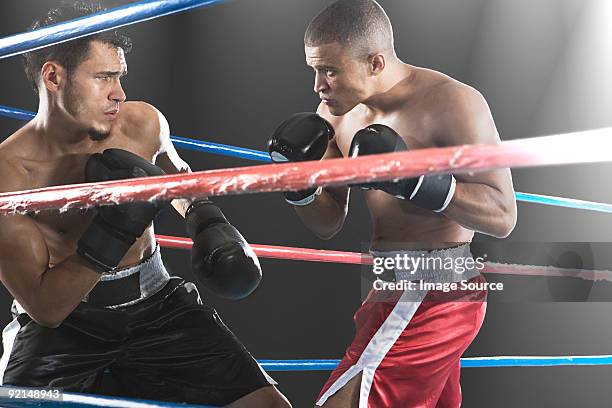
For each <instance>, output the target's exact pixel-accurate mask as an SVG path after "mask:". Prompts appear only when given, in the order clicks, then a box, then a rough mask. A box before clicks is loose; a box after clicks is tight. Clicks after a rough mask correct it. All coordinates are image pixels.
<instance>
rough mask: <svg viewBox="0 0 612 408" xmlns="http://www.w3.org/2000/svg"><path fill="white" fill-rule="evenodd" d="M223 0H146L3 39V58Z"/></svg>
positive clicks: (0, 42)
mask: <svg viewBox="0 0 612 408" xmlns="http://www.w3.org/2000/svg"><path fill="white" fill-rule="evenodd" d="M221 2H223V0H144V1H139V2H136V3H130V4H127V5H125V6H121V7H117V8H113V9H110V10H106V11H102V12H99V13H95V14H91V15H89V16H86V17H81V18H77V19H74V20H69V21H65V22H62V23H59V24H55V25H52V26H48V27H43V28H39V29H37V30H32V31H26V32H23V33H20V34H15V35H11V36H8V37H4V38H0V59H3V58H8V57H12V56H15V55H19V54H23V53H25V52H29V51H34V50H37V49H40V48H43V47H46V46H49V45H54V44H59V43H62V42H65V41H69V40H73V39H76V38H80V37H85V36H87V35H91V34H95V33H99V32H102V31H108V30H113V29H115V28H119V27H124V26H126V25H130V24H135V23H140V22H142V21H147V20H152V19H154V18H158V17H163V16H167V15H169V14H174V13H179V12H181V11H187V10H191V9H194V8H196V7H204V6H211V5H213V4H217V3H221Z"/></svg>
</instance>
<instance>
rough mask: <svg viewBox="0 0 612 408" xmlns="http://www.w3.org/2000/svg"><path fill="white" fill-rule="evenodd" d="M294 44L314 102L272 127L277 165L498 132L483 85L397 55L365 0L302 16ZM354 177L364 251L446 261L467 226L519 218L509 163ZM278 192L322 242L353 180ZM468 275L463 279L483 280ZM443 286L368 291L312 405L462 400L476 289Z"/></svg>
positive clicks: (343, 0) (434, 276) (497, 229)
mask: <svg viewBox="0 0 612 408" xmlns="http://www.w3.org/2000/svg"><path fill="white" fill-rule="evenodd" d="M304 45H305V53H306V63H307V65H308V66H310V67H311V68H312V69H313V70H314V74H315V79H314V91H315V92H316V93H317V94H318V96H319V97H320V99H321V104H320V105H319V107H318V109H317V112H316V114H315V113H299V114H295V115H292V116H291V117H290V118H289V119H287V120H285V121H284V122H283V123H282V124H281V125H280V126H279V127H278V128H277V130H276V131H275V133H274V134H273V136H272V138H271V140H270V142H269V151H270V155H271V157H272V159H273V160H274V161H275V162H283V161H304V160H320V159H331V158H337V157H359V156H363V155H368V154H378V153H386V152H396V151H402V150H409V149H420V148H427V147H442V146H453V145H463V144H474V143H490V144H495V143H498V142H499V140H500V139H499V135H498V133H497V130H496V127H495V123H494V121H493V118H492V117H491V113H490V111H489V108H488V106H487V103H486V101H485V99H484V98H483V97H482V95H481V94H480V93H478V92H477V91H476V90H475V89H473V88H471V87H469V86H467V85H465V84H463V83H461V82H459V81H457V80H455V79H453V78H450V77H448V76H447V75H444V74H442V73H439V72H436V71H433V70H430V69H424V68H420V67H416V66H413V65H409V64H406V63H404V62H402V61H401V60H400V59H399V58H398V57H397V55H396V53H395V50H394V42H393V29H392V27H391V22H390V20H389V18H388V16H387V15H386V13H385V12H384V10H383V9H382V7H381V6H380V5H379V4H378V3H376V1H374V0H339V1H335V2H334V3H332V4H331V5H329V6H328V7H326V8H325V9H324V10H322V11H321V12H320V13H319V14H318V15H317V16H316V17H315V18H314V19H313V20H312V21H311V23H310V24H309V26H308V28H307V29H306V33H305V36H304ZM351 187H360V188H361V189H363V190H365V191H364V196H365V201H366V204H367V206H368V209H369V211H370V215H371V218H372V224H373V228H372V237H371V239H370V248H371V250H372V251H373V252H374V253H376V252H381V251H382V252H384V253H389V251H391V253H396V252H397V251H400V252H401V253H408V254H412V251H417V252H418V253H423V254H426V255H423V256H424V257H425V258H428V257H435V256H437V255H439V254H440V253H446V252H448V256H449V257H450V258H451V259H455V258H457V257H460V256H464V255H467V253H465V251H466V250H467V251H468V252H469V248H468V246H469V243H470V242H471V240H472V238H473V236H474V232H480V233H483V234H487V235H491V236H495V237H500V238H501V237H506V236H507V235H509V234H510V232H511V231H512V229H513V228H514V225H515V223H516V202H515V197H514V191H513V186H512V178H511V175H510V171H509V170H508V169H502V170H495V171H489V172H481V173H477V174H457V175H452V174H445V175H427V176H425V175H424V176H421V177H416V178H410V179H402V180H392V181H388V182H372V183H365V184H361V185H358V186H351ZM285 199H286V201H287V202H289V203H290V204H292V205H293V206H294V207H295V210H296V212H297V214H298V216H299V217H300V218H301V219H302V221H303V222H304V224H305V225H306V226H307V227H308V228H309V229H311V230H312V231H313V232H314V233H315V234H316V235H318V236H319V237H320V238H322V239H330V238H332V237H333V236H334V235H336V234H337V233H338V232H339V231H340V230H341V228H342V226H343V224H344V221H345V219H346V216H347V213H348V202H349V187H326V188H311V189H307V190H302V191H291V192H287V193H285ZM406 251H408V252H406ZM445 251H446V252H445ZM442 269H444V268H425V269H417V270H416V271H415V274H416V275H419V274H421V275H423V276H422V277H423V278H424V281H426V282H427V283H436V282H440V280H442V281H447V278H448V276H447V274H448V271H447V270H446V269H444V270H442ZM455 272H456V271H455ZM472 273H474V271H471V272H470V274H472ZM470 274H466V275H465V276H464V277H463V278H462V279H464V280H466V279H467V280H469V279H471V282H480V280H482V279H483V278H482V277H481V276H480V275H479V274H477V273H474V274H473V276H471V275H470ZM392 275H394V276H393V278H394V279H397V278H398V275H402V274H401V273H398V269H395V270H394V271H393V272H392ZM383 278H384V277H383ZM404 278H406V277H404ZM412 278H415V277H414V276H412V277H408V279H409V280H410V279H412ZM415 279H416V280H420V278H419V277H418V276H417V277H416V278H415ZM453 279H459V278H458V277H454V278H453ZM453 282H455V281H454V280H453ZM451 293H452V294H453V295H452V296H449V294H448V293H445V292H444V291H441V292H439V291H436V290H432V291H430V292H427V291H423V292H419V291H405V290H404V291H398V292H397V293H395V292H393V294H392V296H391V298H384V299H380V297H381V296H383V295H384V296H387V295H388V294H389V293H386V291H382V292H381V291H378V292H376V291H375V292H372V293H370V295H369V297H368V298H367V299H366V300H365V302H364V304H363V305H362V307H361V308H360V309H359V311H358V312H357V314H356V315H355V324H356V328H357V333H356V336H355V340H354V341H353V343H352V344H351V345H350V346H349V348H348V350H347V353H346V356H345V358H344V359H343V360H342V362H341V364H340V366H339V367H338V368H337V369H336V370H335V371H334V372H333V373H332V375H331V377H330V379H329V381H328V383H327V384H326V385H325V387H324V389H323V391H322V392H321V395H320V397H319V399H318V400H317V405H319V406H324V407H360V408H364V407H398V408H399V407H401V408H405V407H419V408H425V407H457V406H459V405H460V403H461V393H460V388H459V358H460V356H461V354H462V353H463V351H464V350H465V349H466V348H467V347H468V345H469V344H470V343H471V341H472V340H473V339H474V337H475V336H476V334H477V332H478V330H479V328H480V325H481V323H482V320H483V318H484V311H485V306H484V303H483V300H484V297H485V292H484V291H481V292H479V291H477V290H475V291H473V292H469V291H467V292H466V291H462V290H459V291H453V292H451ZM384 296H383V297H384ZM393 296H395V297H396V299H394V298H393Z"/></svg>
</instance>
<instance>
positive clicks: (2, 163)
mask: <svg viewBox="0 0 612 408" xmlns="http://www.w3.org/2000/svg"><path fill="white" fill-rule="evenodd" d="M5 153H6V152H4V151H3V149H2V146H0V174H2V177H0V193H6V192H9V191H20V190H26V189H28V182H27V172H26V171H25V169H24V168H23V166H21V165H20V164H19V161H18V160H14V159H9V160H4V157H6V156H5Z"/></svg>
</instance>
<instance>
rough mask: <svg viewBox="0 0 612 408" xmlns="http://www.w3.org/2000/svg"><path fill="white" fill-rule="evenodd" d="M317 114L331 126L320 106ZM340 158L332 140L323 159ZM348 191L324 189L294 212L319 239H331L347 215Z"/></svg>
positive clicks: (333, 188)
mask: <svg viewBox="0 0 612 408" xmlns="http://www.w3.org/2000/svg"><path fill="white" fill-rule="evenodd" d="M317 113H318V114H319V115H321V116H322V117H324V118H325V119H327V120H329V121H330V122H331V123H332V125H333V118H331V117H330V115H325V112H323V109H322V108H321V106H319V109H318V110H317ZM338 157H342V153H341V152H340V149H338V145H337V144H336V139H335V138H334V139H332V140H331V141H330V142H329V144H328V146H327V151H326V152H325V156H323V160H325V159H333V158H338ZM348 201H349V189H348V187H346V186H343V187H326V188H324V189H323V191H322V193H321V194H320V195H319V196H317V198H316V199H315V201H313V202H312V203H311V204H309V205H306V206H302V207H297V206H296V207H295V211H296V212H297V214H298V216H299V217H300V218H301V220H302V222H303V223H304V224H305V225H306V226H307V227H308V229H310V230H311V231H312V232H314V233H315V234H316V235H317V236H318V237H319V238H321V239H331V238H332V237H333V236H334V235H336V234H337V233H338V232H339V231H340V230H341V229H342V226H343V225H344V220H345V219H346V214H347V213H348Z"/></svg>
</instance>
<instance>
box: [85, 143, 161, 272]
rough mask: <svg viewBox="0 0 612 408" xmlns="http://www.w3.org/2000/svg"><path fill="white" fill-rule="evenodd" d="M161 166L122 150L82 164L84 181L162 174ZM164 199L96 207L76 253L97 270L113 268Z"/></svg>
mask: <svg viewBox="0 0 612 408" xmlns="http://www.w3.org/2000/svg"><path fill="white" fill-rule="evenodd" d="M162 174H165V173H164V171H163V170H162V169H160V168H159V167H157V166H156V165H154V164H151V163H149V162H148V161H146V160H145V159H143V158H142V157H140V156H137V155H135V154H133V153H130V152H128V151H125V150H121V149H107V150H105V151H104V152H103V153H102V154H100V153H96V154H93V155H92V156H91V157H90V158H89V160H87V164H86V165H85V181H86V182H94V181H109V180H121V179H128V178H135V177H146V176H161V175H162ZM166 204H167V202H165V201H164V202H149V201H145V202H130V203H126V204H119V205H105V206H101V207H98V208H97V211H98V214H97V215H96V217H95V218H94V219H93V221H92V222H91V224H90V225H89V228H87V230H86V231H85V233H84V234H83V235H82V236H81V239H79V242H78V244H77V253H78V254H79V255H80V256H82V257H83V258H85V259H87V260H88V261H89V262H90V263H91V264H92V265H93V266H94V268H95V269H96V270H98V271H99V272H109V271H112V270H113V269H115V268H116V267H117V265H119V262H120V261H121V259H122V258H123V257H124V255H125V254H126V253H127V251H128V250H129V249H130V247H131V246H132V244H134V242H135V241H136V238H138V237H140V236H141V235H142V234H143V233H144V231H145V230H146V229H147V227H148V226H149V225H150V224H151V222H152V221H153V219H154V218H155V216H156V215H157V213H158V212H159V211H160V210H161V209H162V207H163V206H164V205H166Z"/></svg>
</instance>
